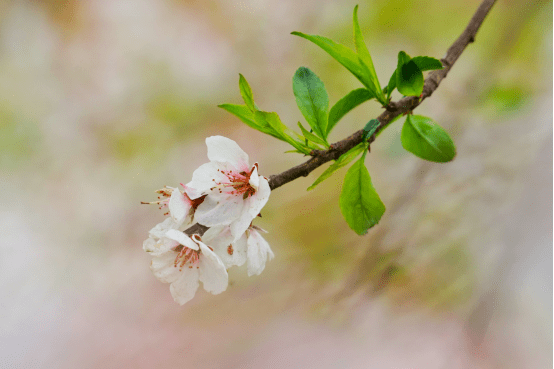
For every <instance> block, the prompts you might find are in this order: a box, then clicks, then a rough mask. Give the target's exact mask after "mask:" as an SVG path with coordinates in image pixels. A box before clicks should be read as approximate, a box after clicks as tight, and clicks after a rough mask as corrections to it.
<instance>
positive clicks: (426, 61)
mask: <svg viewBox="0 0 554 369" xmlns="http://www.w3.org/2000/svg"><path fill="white" fill-rule="evenodd" d="M412 61H413V62H414V63H415V64H416V65H417V67H418V68H419V70H421V71H422V72H424V71H426V70H433V69H442V68H443V66H442V63H441V62H440V60H437V59H435V58H431V57H429V56H416V57H415V58H412ZM395 88H396V69H395V70H394V72H393V73H392V76H391V77H390V80H389V84H388V85H387V87H385V89H386V93H387V100H388V99H389V98H390V95H391V94H392V91H394V89H395Z"/></svg>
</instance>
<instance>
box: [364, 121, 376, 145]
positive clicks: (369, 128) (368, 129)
mask: <svg viewBox="0 0 554 369" xmlns="http://www.w3.org/2000/svg"><path fill="white" fill-rule="evenodd" d="M380 125H381V123H380V122H379V121H378V120H377V119H372V120H370V121H369V122H367V124H366V125H365V127H364V135H363V137H362V140H363V141H367V139H368V138H370V137H371V136H372V135H373V134H374V133H375V131H377V128H379V126H380Z"/></svg>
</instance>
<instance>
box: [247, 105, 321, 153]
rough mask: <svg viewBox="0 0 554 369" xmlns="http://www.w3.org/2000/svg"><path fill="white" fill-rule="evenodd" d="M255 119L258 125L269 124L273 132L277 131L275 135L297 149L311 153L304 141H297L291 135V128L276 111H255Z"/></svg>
mask: <svg viewBox="0 0 554 369" xmlns="http://www.w3.org/2000/svg"><path fill="white" fill-rule="evenodd" d="M254 117H255V121H256V122H257V123H258V125H262V126H268V127H270V128H271V129H272V130H273V132H275V133H276V135H274V137H277V138H279V139H280V140H283V141H285V142H288V143H289V144H291V145H292V146H293V147H294V148H295V149H297V150H299V151H301V152H303V153H304V154H309V153H310V151H311V150H310V149H309V148H307V147H306V146H305V145H304V144H303V143H301V142H298V141H296V140H295V139H294V138H292V137H291V136H290V133H291V131H290V129H289V128H288V127H287V126H286V125H284V124H283V122H281V118H279V115H278V114H277V113H275V112H266V111H259V110H258V111H257V112H255V113H254Z"/></svg>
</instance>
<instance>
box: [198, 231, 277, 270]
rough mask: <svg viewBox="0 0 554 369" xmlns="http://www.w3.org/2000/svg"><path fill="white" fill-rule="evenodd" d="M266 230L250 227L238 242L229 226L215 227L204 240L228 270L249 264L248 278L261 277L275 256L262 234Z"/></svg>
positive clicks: (206, 234)
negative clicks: (268, 261)
mask: <svg viewBox="0 0 554 369" xmlns="http://www.w3.org/2000/svg"><path fill="white" fill-rule="evenodd" d="M260 231H261V232H265V233H267V232H266V231H265V230H263V229H261V228H259V227H257V226H252V225H251V226H250V227H249V228H248V229H247V230H246V231H245V232H244V233H243V234H242V235H241V236H240V237H239V238H238V239H237V240H236V241H235V240H234V236H233V235H232V234H231V228H230V227H229V226H215V227H212V228H210V229H208V230H207V231H206V233H204V236H203V239H204V241H206V243H208V244H209V245H210V246H211V247H212V248H213V250H214V252H215V253H216V255H217V256H219V258H220V259H221V261H223V264H224V265H225V267H226V268H230V267H231V266H234V265H237V266H241V265H243V264H244V263H245V262H246V264H247V270H248V276H252V275H259V274H260V273H261V272H262V271H263V270H264V268H265V264H266V261H267V260H268V259H269V260H271V259H273V257H274V254H273V252H272V251H271V248H270V247H269V244H268V243H267V241H266V240H265V239H264V238H263V237H262V235H261V234H260Z"/></svg>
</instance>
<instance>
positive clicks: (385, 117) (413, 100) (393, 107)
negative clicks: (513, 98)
mask: <svg viewBox="0 0 554 369" xmlns="http://www.w3.org/2000/svg"><path fill="white" fill-rule="evenodd" d="M495 2H496V0H484V1H483V2H482V3H481V5H480V6H479V8H478V9H477V11H476V12H475V14H474V15H473V17H472V18H471V20H470V22H469V24H468V25H467V27H466V29H465V30H464V31H463V32H462V34H461V35H460V37H458V39H457V40H456V41H455V42H454V43H453V44H452V46H450V48H449V49H448V51H447V52H446V56H445V57H444V58H443V59H441V62H442V65H443V66H444V68H443V69H441V70H436V71H433V72H431V73H429V75H428V76H427V79H425V84H424V85H423V93H422V94H421V96H420V97H417V96H409V97H405V98H403V99H401V100H399V101H397V102H390V103H389V106H387V108H386V110H385V111H384V112H383V113H382V114H381V115H379V116H378V117H377V120H378V121H379V123H380V125H379V127H378V128H377V131H376V132H375V133H377V132H379V131H381V130H382V129H384V128H385V127H386V126H387V125H388V124H389V123H391V122H392V121H393V120H394V118H396V117H397V116H399V115H400V114H404V113H407V112H409V111H412V110H414V109H415V108H416V107H418V106H419V105H420V104H421V102H422V101H423V100H425V99H426V98H427V97H429V96H431V95H432V94H433V92H434V91H435V90H436V89H437V88H438V87H439V85H440V83H441V81H442V80H443V79H444V78H446V76H447V75H448V72H449V71H450V69H451V68H452V66H453V65H454V63H455V62H456V60H458V58H459V57H460V55H462V52H463V51H464V50H465V48H466V47H467V45H469V44H470V43H472V42H474V41H475V35H476V34H477V31H478V30H479V27H481V24H483V21H484V20H485V17H486V16H487V14H488V13H489V11H490V10H491V8H492V6H493V5H494V3H495ZM362 135H363V130H359V131H357V132H355V133H354V134H352V135H350V136H349V137H347V138H345V139H344V140H342V141H339V142H336V143H334V144H332V145H331V148H330V149H328V150H321V151H319V150H313V151H312V152H311V155H312V158H311V159H310V160H308V161H306V162H305V163H302V164H300V165H297V166H295V167H292V168H290V169H288V170H285V171H284V172H282V173H279V174H274V175H272V176H270V177H269V187H270V188H271V189H272V190H274V189H276V188H278V187H281V186H282V185H284V184H285V183H289V182H291V181H293V180H295V179H297V178H299V177H306V176H308V174H310V173H311V172H312V171H313V170H314V169H316V168H318V167H320V166H321V165H323V164H325V163H326V162H328V161H331V160H337V159H338V158H339V157H340V156H341V155H342V154H344V153H345V152H347V151H348V150H350V149H351V148H353V147H354V146H356V145H357V144H359V143H360V142H362ZM373 141H375V134H373V136H371V137H370V138H369V140H368V142H369V143H372V142H373ZM207 229H208V227H206V226H203V225H201V224H195V225H193V226H192V227H190V228H189V229H187V230H186V231H185V233H187V234H189V235H192V234H194V233H198V234H200V235H202V234H204V232H205V231H206V230H207Z"/></svg>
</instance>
